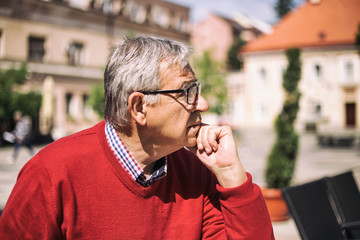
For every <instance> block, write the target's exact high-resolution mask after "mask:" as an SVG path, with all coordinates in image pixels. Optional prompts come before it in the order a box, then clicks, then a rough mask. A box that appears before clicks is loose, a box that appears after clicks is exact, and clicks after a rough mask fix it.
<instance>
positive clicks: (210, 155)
mask: <svg viewBox="0 0 360 240" xmlns="http://www.w3.org/2000/svg"><path fill="white" fill-rule="evenodd" d="M196 148H197V149H192V150H193V152H195V154H196V155H197V157H198V158H199V159H200V161H201V162H202V163H203V164H204V165H205V166H206V167H207V168H209V170H210V171H211V172H213V173H214V175H215V177H216V178H217V181H218V182H219V184H220V186H219V185H218V186H217V190H218V192H220V205H221V212H222V215H223V219H224V225H225V232H226V236H227V238H228V239H253V240H268V239H274V234H273V229H272V225H271V221H270V217H269V213H268V210H267V207H266V205H265V201H264V198H263V196H262V194H261V191H260V188H259V187H258V186H257V185H256V184H254V183H253V182H252V178H251V175H250V174H248V173H246V171H245V169H244V167H243V166H242V164H241V162H240V159H239V157H238V154H237V149H236V144H235V141H234V138H233V135H232V131H231V128H230V127H212V126H202V127H201V129H200V131H199V134H198V138H197V147H196ZM194 150H195V151H194Z"/></svg>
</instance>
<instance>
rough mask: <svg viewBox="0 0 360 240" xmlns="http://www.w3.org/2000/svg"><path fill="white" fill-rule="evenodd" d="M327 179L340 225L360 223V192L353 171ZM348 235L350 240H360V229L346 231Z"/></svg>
mask: <svg viewBox="0 0 360 240" xmlns="http://www.w3.org/2000/svg"><path fill="white" fill-rule="evenodd" d="M327 179H328V187H329V190H330V192H331V194H332V196H333V199H334V205H335V207H336V210H337V211H338V214H339V217H340V219H339V220H340V223H341V224H346V223H349V222H356V221H360V192H359V188H358V186H357V184H356V181H355V179H354V176H353V173H352V171H349V172H345V173H342V174H339V175H336V176H333V177H329V178H327ZM346 234H347V236H348V237H349V238H350V239H360V229H349V230H346Z"/></svg>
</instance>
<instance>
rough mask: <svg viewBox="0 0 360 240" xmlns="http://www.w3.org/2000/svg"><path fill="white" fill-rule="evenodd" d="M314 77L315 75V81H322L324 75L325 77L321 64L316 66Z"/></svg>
mask: <svg viewBox="0 0 360 240" xmlns="http://www.w3.org/2000/svg"><path fill="white" fill-rule="evenodd" d="M314 75H315V80H321V79H322V77H323V76H322V75H323V70H322V67H321V65H320V64H315V66H314Z"/></svg>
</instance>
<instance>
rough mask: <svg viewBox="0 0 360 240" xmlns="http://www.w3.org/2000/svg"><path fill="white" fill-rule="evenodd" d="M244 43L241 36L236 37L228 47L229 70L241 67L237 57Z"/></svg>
mask: <svg viewBox="0 0 360 240" xmlns="http://www.w3.org/2000/svg"><path fill="white" fill-rule="evenodd" d="M245 44H246V41H244V40H242V39H241V38H239V39H237V40H236V41H235V42H234V43H233V44H232V45H231V47H230V48H229V51H228V54H227V61H226V62H227V67H228V69H230V70H240V69H241V68H242V62H241V59H239V51H240V49H241V48H242V47H243V46H244V45H245Z"/></svg>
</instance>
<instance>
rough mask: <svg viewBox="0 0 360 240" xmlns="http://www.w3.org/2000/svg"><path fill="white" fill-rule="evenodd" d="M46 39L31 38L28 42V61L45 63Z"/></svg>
mask: <svg viewBox="0 0 360 240" xmlns="http://www.w3.org/2000/svg"><path fill="white" fill-rule="evenodd" d="M44 43H45V39H44V38H40V37H32V36H30V37H29V41H28V61H30V62H43V60H44V55H45V49H44Z"/></svg>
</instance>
